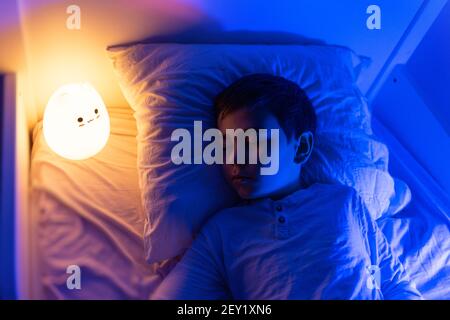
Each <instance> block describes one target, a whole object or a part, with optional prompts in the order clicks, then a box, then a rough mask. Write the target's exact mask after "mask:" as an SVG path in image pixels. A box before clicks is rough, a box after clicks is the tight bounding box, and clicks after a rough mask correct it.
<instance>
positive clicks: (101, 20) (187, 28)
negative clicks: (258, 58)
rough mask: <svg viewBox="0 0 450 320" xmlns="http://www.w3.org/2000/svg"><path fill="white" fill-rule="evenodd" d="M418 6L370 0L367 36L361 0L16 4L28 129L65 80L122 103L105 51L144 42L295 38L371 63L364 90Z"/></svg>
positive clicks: (24, 0) (31, 0)
mask: <svg viewBox="0 0 450 320" xmlns="http://www.w3.org/2000/svg"><path fill="white" fill-rule="evenodd" d="M6 1H11V0H6ZM423 1H424V0H396V1H391V0H378V1H375V2H376V3H377V4H379V5H380V6H381V8H382V29H381V30H368V29H367V28H366V19H367V14H366V8H367V6H368V5H369V4H372V3H373V2H374V1H366V0H359V1H354V0H342V1H330V0H328V1H324V0H323V1H313V0H304V1H298V0H290V1H288V0H284V1H275V0H259V1H255V0H247V1H241V0H239V1H238V0H214V1H211V0H134V1H130V0H95V1H93V0H71V1H65V0H58V1H57V0H18V3H19V9H20V14H21V17H22V24H23V34H24V39H25V48H26V54H27V61H28V66H29V76H30V87H31V88H32V90H31V91H32V92H30V96H31V97H32V98H33V103H32V104H31V105H30V106H29V108H30V112H29V116H30V118H33V120H32V121H31V125H32V124H33V123H34V122H35V121H36V120H37V119H39V118H40V117H41V116H42V111H43V108H44V106H45V104H46V102H47V100H48V98H49V96H50V95H51V93H52V92H53V91H54V90H55V89H56V88H57V87H58V86H59V85H61V84H62V83H66V82H73V81H85V80H87V81H90V82H91V83H92V84H93V85H94V86H95V87H96V88H97V89H98V90H99V92H100V93H101V95H102V96H103V97H104V99H105V101H106V103H107V105H125V104H126V102H125V100H124V98H123V96H122V94H121V92H120V90H119V88H118V85H117V82H116V81H115V78H114V73H113V70H112V67H111V64H110V63H109V61H108V59H107V56H106V53H105V48H106V47H107V46H108V45H112V44H119V43H121V42H130V41H135V40H139V39H143V38H149V37H150V38H151V37H153V40H155V38H156V37H159V39H160V40H161V39H165V40H174V39H175V40H178V41H180V40H183V41H192V40H193V39H194V38H197V41H223V39H225V38H226V37H228V39H229V41H232V39H231V40H230V38H229V35H230V33H231V32H233V31H237V30H247V31H248V32H246V33H243V32H241V31H239V32H234V34H233V37H236V36H238V38H239V40H240V41H241V42H252V41H253V42H255V41H259V40H263V41H264V42H299V41H301V40H300V38H299V37H298V36H299V35H303V36H307V37H309V38H315V39H322V40H326V41H327V42H328V43H332V44H340V45H346V46H350V47H351V48H353V49H354V50H355V51H357V52H358V53H360V54H363V55H366V56H369V57H371V58H372V59H373V63H372V65H371V67H370V68H369V69H368V71H367V73H366V75H365V77H364V79H366V82H365V83H363V86H364V87H365V88H367V87H368V86H369V84H370V82H371V81H372V80H373V78H374V77H375V76H376V74H377V73H378V71H379V70H380V69H381V67H382V66H383V64H384V62H385V61H386V59H387V58H388V56H389V54H390V53H391V51H392V49H393V48H394V47H395V45H396V43H397V42H398V40H399V39H400V37H401V36H402V34H403V32H404V30H405V29H406V28H407V26H408V24H409V22H410V21H411V20H412V18H413V16H414V15H415V13H416V12H417V10H418V9H419V7H420V5H421V4H422V3H423ZM70 4H77V5H79V6H80V8H81V30H68V29H67V28H66V19H67V17H68V14H67V13H66V8H67V7H68V6H69V5H70ZM10 23H12V24H14V23H16V22H15V21H12V22H10ZM205 34H208V36H203V37H201V35H205ZM199 39H200V40H199ZM381 44H382V45H381Z"/></svg>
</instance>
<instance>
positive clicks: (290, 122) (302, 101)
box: [214, 73, 316, 138]
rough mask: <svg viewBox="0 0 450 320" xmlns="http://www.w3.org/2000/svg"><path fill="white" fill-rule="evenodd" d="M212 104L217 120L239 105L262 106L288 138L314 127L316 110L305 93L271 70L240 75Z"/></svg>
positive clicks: (255, 107) (312, 130) (252, 108)
mask: <svg viewBox="0 0 450 320" xmlns="http://www.w3.org/2000/svg"><path fill="white" fill-rule="evenodd" d="M214 107H215V109H216V114H217V119H218V120H220V119H222V118H223V117H225V116H226V115H228V114H230V113H232V112H233V111H236V110H239V109H242V108H250V109H251V110H255V111H257V110H259V109H261V108H263V109H266V110H267V111H269V112H271V113H272V114H273V115H274V116H275V117H276V118H277V120H278V122H279V123H280V125H281V127H282V129H283V130H284V132H285V133H286V135H287V136H288V137H289V138H292V137H294V138H298V137H299V136H300V135H301V134H302V133H303V132H305V131H311V132H312V133H313V134H314V133H315V130H316V113H315V111H314V108H313V106H312V104H311V102H310V101H309V99H308V97H307V95H306V93H305V92H304V91H303V90H302V89H301V88H300V87H299V86H298V85H297V84H296V83H295V82H292V81H290V80H287V79H285V78H283V77H278V76H274V75H271V74H265V73H255V74H251V75H247V76H244V77H242V78H240V79H239V80H237V81H236V82H234V83H232V84H231V85H230V86H228V87H227V88H226V89H225V90H224V91H222V92H221V93H220V94H219V95H218V96H217V97H216V99H215V101H214Z"/></svg>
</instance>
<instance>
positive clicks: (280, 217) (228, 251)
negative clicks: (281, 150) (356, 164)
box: [152, 184, 421, 299]
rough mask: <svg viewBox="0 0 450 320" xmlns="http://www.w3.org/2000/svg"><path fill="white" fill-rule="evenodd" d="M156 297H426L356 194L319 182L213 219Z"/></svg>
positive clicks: (347, 189)
mask: <svg viewBox="0 0 450 320" xmlns="http://www.w3.org/2000/svg"><path fill="white" fill-rule="evenodd" d="M152 298H153V299H420V298H421V295H420V293H419V292H418V291H417V290H416V288H415V286H414V284H412V283H411V282H410V280H409V278H408V276H407V274H406V272H405V271H404V269H403V266H402V265H401V263H400V262H399V261H398V259H397V258H396V257H394V256H393V255H392V251H391V249H390V246H389V244H388V242H387V241H386V239H385V237H384V235H383V234H382V232H381V231H380V230H379V229H378V227H377V224H376V223H375V222H374V221H373V220H372V219H371V217H370V215H369V214H368V211H367V209H366V208H365V207H364V204H363V202H362V201H361V199H360V198H359V197H358V196H357V194H356V192H355V191H354V190H353V189H351V188H349V187H345V186H339V185H325V184H315V185H313V186H311V187H309V188H307V189H301V190H298V191H296V192H294V193H292V194H290V195H289V196H287V197H285V198H284V199H281V200H278V201H274V200H271V199H268V198H266V199H260V200H255V201H249V202H246V203H243V204H242V205H240V206H237V207H233V208H230V209H226V210H223V211H221V212H219V213H217V214H215V215H214V216H213V217H212V218H211V219H210V220H209V221H208V222H207V223H206V225H205V226H204V228H203V229H202V231H201V232H200V233H199V234H198V236H197V237H196V239H195V240H194V242H193V244H192V246H191V248H190V249H189V250H188V251H187V252H186V254H185V255H184V257H183V258H182V260H181V261H180V262H179V263H178V264H177V265H176V266H175V267H174V269H173V270H172V271H171V272H170V273H169V274H168V276H167V277H166V278H165V279H164V281H163V282H162V284H161V286H160V287H159V288H158V289H157V290H156V291H155V293H154V295H153V296H152Z"/></svg>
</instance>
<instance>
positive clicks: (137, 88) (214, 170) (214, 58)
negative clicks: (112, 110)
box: [109, 44, 395, 263]
mask: <svg viewBox="0 0 450 320" xmlns="http://www.w3.org/2000/svg"><path fill="white" fill-rule="evenodd" d="M109 55H110V58H111V59H112V61H113V64H114V67H115V70H116V73H117V74H118V77H119V82H120V85H121V88H122V90H123V93H124V95H125V97H126V99H127V100H128V102H129V103H130V105H131V107H132V108H133V109H134V111H135V118H136V121H137V128H138V135H137V140H138V171H139V178H140V187H141V191H142V199H143V205H144V209H145V211H146V213H147V218H148V221H147V225H146V229H145V239H144V240H145V244H146V255H147V260H148V262H150V263H152V262H158V261H162V260H165V259H168V258H172V257H174V256H177V255H179V254H182V253H183V252H184V250H185V249H186V248H188V247H189V246H190V244H191V241H192V239H193V237H194V235H195V233H196V232H197V231H198V230H199V229H200V227H201V226H202V224H203V223H204V222H205V220H206V219H207V218H208V217H209V216H210V215H211V214H213V213H215V212H216V211H218V210H220V209H222V208H224V207H227V206H231V205H233V203H234V202H235V201H236V196H235V195H234V193H233V192H232V191H231V190H230V188H229V187H228V186H227V184H226V182H225V181H224V179H223V177H222V173H221V169H220V167H219V166H207V165H179V166H177V165H174V164H173V163H172V162H171V158H170V154H171V149H172V147H173V146H174V144H175V142H171V141H170V136H171V133H172V131H173V130H174V129H176V128H186V129H188V130H190V131H191V132H192V130H193V122H194V120H202V121H203V128H204V129H207V128H209V127H214V125H215V122H216V121H215V117H214V110H213V99H214V97H215V96H216V95H217V94H218V93H219V92H220V91H222V90H223V89H224V88H225V87H227V86H228V85H229V84H231V83H232V82H234V81H235V80H237V79H239V78H240V77H242V76H244V75H247V74H251V73H271V74H275V75H280V76H283V77H285V78H287V79H290V80H292V81H295V82H296V83H298V84H299V85H300V86H301V87H302V88H303V89H304V90H305V91H306V93H307V94H308V96H309V98H310V99H311V101H312V103H313V105H314V107H315V109H316V113H317V120H318V123H317V133H316V148H315V151H314V153H313V155H312V159H311V161H309V163H308V164H307V166H306V167H305V169H304V170H303V172H304V175H303V179H304V182H305V183H306V184H312V183H314V182H326V183H343V184H346V185H350V186H353V187H354V188H355V189H356V190H357V191H358V192H359V193H360V195H361V196H362V197H363V199H364V200H365V202H366V204H367V206H368V208H369V211H370V212H371V214H372V215H373V217H374V218H378V217H380V216H381V214H383V213H384V212H386V211H387V210H388V207H389V204H390V199H393V198H394V197H395V190H394V181H393V179H392V178H391V176H390V175H389V173H388V172H387V163H388V152H387V149H386V147H385V146H384V145H383V144H382V143H380V142H378V141H376V140H375V139H374V138H373V137H372V130H371V125H370V113H369V110H368V107H367V103H366V100H365V99H364V98H363V96H362V95H361V93H360V91H359V90H358V88H357V86H356V84H355V78H356V75H355V70H356V68H359V67H360V63H361V60H360V58H359V57H358V56H356V55H355V54H353V52H352V51H350V50H348V49H345V48H341V47H331V46H312V45H310V46H301V45H229V44H226V45H225V44H224V45H217V44H213V45H199V44H194V45H188V44H137V45H131V46H124V47H114V48H110V49H109Z"/></svg>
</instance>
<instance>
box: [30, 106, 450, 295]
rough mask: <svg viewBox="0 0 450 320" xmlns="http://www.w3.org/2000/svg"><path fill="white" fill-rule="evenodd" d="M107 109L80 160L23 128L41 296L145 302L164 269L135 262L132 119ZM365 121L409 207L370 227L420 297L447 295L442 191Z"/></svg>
mask: <svg viewBox="0 0 450 320" xmlns="http://www.w3.org/2000/svg"><path fill="white" fill-rule="evenodd" d="M108 110H109V113H110V118H111V136H110V139H109V141H108V144H107V146H106V147H105V148H104V149H103V150H102V151H101V152H100V153H99V154H98V155H96V156H95V157H93V158H91V159H88V160H84V161H70V160H65V159H63V158H61V157H59V156H57V155H56V154H54V153H53V152H52V151H51V150H50V149H49V148H48V146H47V144H46V143H45V140H44V138H43V132H42V123H38V124H37V125H36V127H35V129H34V131H33V150H32V162H31V177H32V178H31V201H32V209H33V214H35V217H37V221H38V227H37V245H38V256H39V266H38V269H39V270H40V272H39V273H40V277H39V279H38V281H39V285H40V286H41V287H42V289H43V290H42V294H43V296H42V298H44V299H147V298H148V297H149V296H150V294H151V293H152V292H153V291H154V290H155V288H156V287H157V286H158V285H159V283H160V282H161V280H162V278H163V276H164V275H165V274H167V271H168V270H170V269H171V267H172V266H173V265H170V264H169V263H166V264H161V265H157V264H154V265H149V264H147V263H146V262H145V259H144V248H143V241H142V235H143V228H144V212H143V210H142V207H141V199H140V192H139V186H138V177H137V170H136V140H135V136H136V124H135V120H134V118H133V115H132V110H131V109H129V108H128V107H122V108H111V107H110V108H108ZM375 127H376V131H377V133H378V134H379V136H380V138H381V139H383V140H384V141H386V142H387V144H388V146H389V148H390V151H391V152H390V169H392V171H393V173H394V174H396V175H397V176H399V177H401V178H402V179H405V181H406V182H407V183H408V184H409V186H410V187H411V191H412V202H411V204H410V205H408V206H407V207H406V208H405V209H404V210H402V211H401V212H400V213H399V214H397V215H396V216H394V217H388V218H386V219H383V220H382V221H379V225H380V227H381V228H382V230H383V232H384V233H385V235H386V237H387V239H388V240H389V242H390V244H391V246H392V248H393V251H394V252H395V253H396V254H397V255H398V256H399V258H400V260H401V261H402V263H403V265H404V266H405V268H406V270H407V271H408V273H409V274H410V276H411V278H412V279H413V280H414V281H415V283H416V284H417V287H418V289H419V291H421V293H422V294H423V295H424V297H425V298H426V299H450V268H449V266H450V231H449V230H450V223H449V216H448V215H449V198H448V195H447V194H445V193H443V192H441V191H440V190H439V189H438V187H436V186H435V183H434V182H433V181H432V180H431V179H430V178H429V175H428V174H427V173H426V172H425V170H423V169H422V168H420V166H419V165H418V164H417V163H415V161H414V159H412V158H411V157H410V155H409V154H408V153H407V151H405V150H403V148H402V146H401V145H400V144H398V142H397V141H396V140H395V138H394V137H393V136H391V135H390V133H389V132H388V131H387V130H386V129H385V128H384V127H382V125H381V124H379V123H377V122H375ZM172 263H173V262H172ZM71 265H77V266H79V267H80V270H81V289H79V290H78V289H69V288H68V286H67V279H68V278H69V276H70V274H68V273H67V268H68V267H69V266H71Z"/></svg>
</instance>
